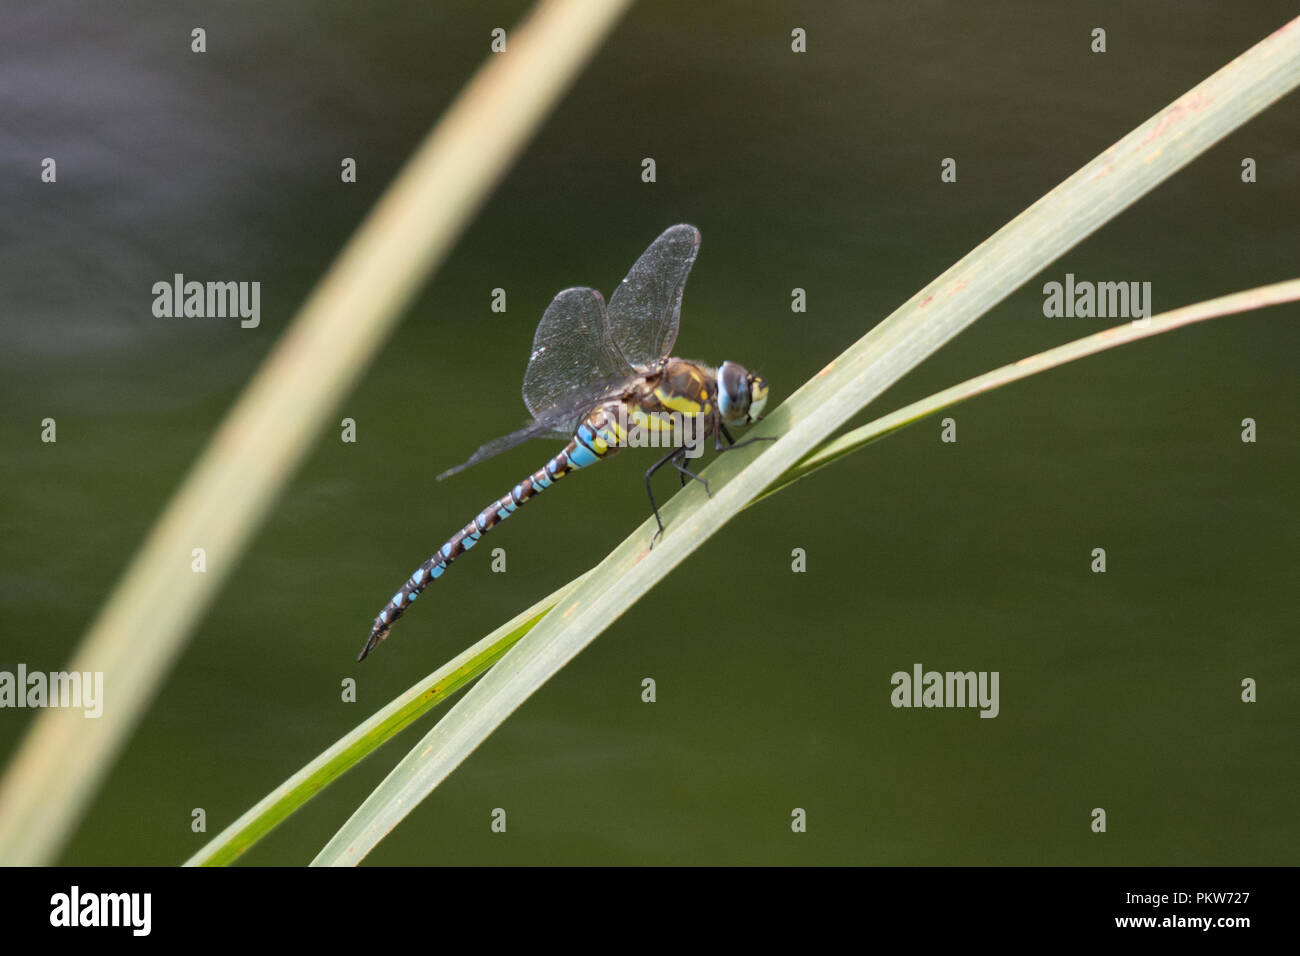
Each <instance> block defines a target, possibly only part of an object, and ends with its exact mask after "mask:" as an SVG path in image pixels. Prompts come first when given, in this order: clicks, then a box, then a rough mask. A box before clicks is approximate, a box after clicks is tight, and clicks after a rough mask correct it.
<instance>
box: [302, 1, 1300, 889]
mask: <svg viewBox="0 0 1300 956" xmlns="http://www.w3.org/2000/svg"><path fill="white" fill-rule="evenodd" d="M1298 83H1300V19H1298V20H1293V21H1292V22H1290V23H1288V24H1287V25H1286V26H1285V27H1283V28H1282V29H1280V30H1278V31H1277V32H1275V33H1273V34H1272V35H1271V36H1269V37H1268V38H1266V39H1265V40H1263V41H1261V42H1260V43H1258V44H1256V45H1255V46H1254V47H1252V48H1251V49H1250V50H1248V51H1247V52H1246V53H1244V54H1242V55H1241V56H1240V57H1238V58H1237V59H1235V60H1233V61H1232V62H1231V63H1230V64H1228V65H1227V66H1226V67H1224V68H1223V69H1221V70H1219V71H1218V72H1217V73H1215V74H1214V75H1213V76H1211V77H1210V78H1209V79H1207V80H1205V81H1204V82H1202V83H1200V84H1199V85H1197V86H1196V87H1195V88H1193V89H1192V90H1191V91H1190V92H1188V93H1186V94H1184V95H1183V96H1182V97H1180V98H1179V99H1178V100H1176V101H1175V102H1174V103H1172V104H1170V105H1169V106H1168V107H1166V108H1165V109H1163V110H1161V111H1160V112H1159V113H1157V114H1156V115H1155V116H1153V117H1151V119H1149V120H1147V121H1146V122H1145V123H1143V124H1142V125H1141V126H1139V127H1138V128H1137V129H1135V130H1133V131H1132V132H1131V133H1129V134H1128V135H1127V136H1125V137H1124V138H1123V139H1122V140H1120V141H1119V142H1118V143H1116V144H1115V145H1114V146H1112V147H1110V148H1109V149H1107V150H1106V151H1105V152H1104V153H1102V154H1101V155H1100V156H1098V157H1096V158H1095V159H1093V160H1092V161H1091V162H1090V163H1088V164H1087V165H1086V166H1084V167H1083V168H1082V169H1080V170H1079V171H1078V172H1077V173H1075V174H1074V175H1073V176H1071V177H1070V178H1069V179H1067V180H1066V181H1065V182H1063V183H1062V184H1061V185H1059V186H1057V187H1056V188H1055V189H1053V190H1052V191H1051V192H1049V193H1048V194H1047V195H1046V196H1044V197H1043V198H1041V199H1039V200H1038V201H1037V202H1036V203H1034V204H1033V205H1032V206H1030V207H1029V208H1028V209H1026V210H1025V211H1024V212H1022V213H1021V214H1020V215H1019V216H1017V217H1016V218H1015V219H1013V220H1012V221H1011V222H1010V223H1008V224H1007V225H1006V226H1004V227H1003V228H1002V229H1000V230H998V232H997V233H995V234H994V235H993V236H992V237H990V238H989V239H987V240H985V241H984V242H983V243H982V244H980V245H979V246H978V247H976V249H975V250H974V251H972V252H971V253H969V254H968V255H967V256H965V257H964V258H963V259H961V260H960V261H959V262H957V264H956V265H954V266H953V267H952V268H950V269H949V270H948V271H947V272H945V273H944V274H943V275H941V276H939V277H938V278H937V279H935V280H934V281H933V282H932V283H930V284H929V285H928V286H927V287H926V288H925V289H923V290H921V291H920V292H919V293H917V294H916V295H915V296H913V297H912V298H911V299H910V300H908V301H907V302H906V303H904V304H903V305H902V306H901V307H900V308H899V309H898V310H897V311H895V312H894V313H893V314H892V315H891V316H889V317H888V318H887V319H885V320H884V321H883V322H881V323H880V324H879V325H877V326H876V327H875V328H874V329H872V330H871V331H870V332H868V333H867V334H866V335H865V336H864V337H863V338H862V339H861V340H859V341H858V342H857V343H856V344H854V345H853V346H852V347H850V348H849V349H848V350H847V351H846V352H844V353H843V354H842V355H841V356H840V357H839V358H837V359H835V360H834V361H832V362H831V363H830V364H829V365H828V366H826V368H824V369H823V370H822V371H821V372H820V373H818V375H817V376H815V377H814V378H813V379H812V380H811V381H809V382H807V383H806V384H805V385H804V386H803V387H802V388H800V389H799V390H798V391H797V392H796V393H795V394H794V395H793V396H791V398H790V399H789V400H788V401H787V402H785V403H784V404H783V405H782V406H781V407H780V408H778V409H777V410H776V411H775V412H773V413H772V414H771V415H769V416H768V417H767V419H766V420H765V421H764V422H762V423H761V424H760V425H759V426H758V427H757V429H756V433H757V434H760V435H769V436H779V438H778V439H777V440H776V441H775V442H773V443H771V444H770V445H768V444H766V443H765V444H763V445H760V446H754V447H751V448H750V449H747V450H743V451H738V452H736V453H735V454H730V455H724V456H722V457H721V458H719V459H718V460H716V461H715V463H714V464H713V465H712V466H711V467H710V468H709V469H708V470H707V471H706V473H705V474H706V475H707V476H709V477H711V478H712V479H713V487H714V488H715V489H717V490H716V491H715V492H714V494H713V497H712V498H706V497H705V496H704V493H703V491H702V490H701V489H699V488H698V487H696V485H697V483H692V487H691V488H689V489H688V490H687V491H686V492H684V493H680V494H678V495H677V496H676V497H675V498H674V499H673V500H672V502H670V503H669V505H668V507H667V508H665V509H663V510H664V516H665V518H666V522H665V523H666V524H667V526H668V531H667V533H666V534H665V535H664V536H663V537H662V538H661V539H660V541H659V543H658V544H656V545H655V547H654V548H653V549H649V550H648V549H647V547H646V545H647V544H648V543H649V541H650V535H651V527H650V524H651V523H650V522H649V521H647V522H646V523H645V524H643V525H642V526H641V527H640V528H638V529H637V531H636V532H635V533H634V534H633V535H632V536H631V537H630V538H628V539H627V540H626V541H624V542H623V543H622V544H621V545H619V546H618V547H617V548H616V549H615V550H614V551H613V553H612V554H610V555H609V556H608V557H607V558H606V559H605V560H604V561H603V562H601V564H600V565H598V566H597V567H596V568H595V569H594V570H593V571H592V572H591V575H590V576H589V577H588V578H587V579H586V580H585V581H583V583H582V584H581V585H579V586H578V587H577V588H576V589H575V590H574V591H573V593H572V594H570V595H569V596H568V597H567V598H566V599H565V600H564V602H563V603H562V604H561V605H560V606H559V607H558V608H557V609H556V612H555V613H551V614H548V615H547V616H546V617H545V618H544V619H543V620H542V622H541V623H540V624H538V625H537V627H535V628H534V629H533V630H532V631H531V632H530V633H528V634H527V635H525V637H524V638H523V639H522V640H521V641H520V642H519V643H518V644H516V645H515V646H514V647H513V648H511V650H510V651H508V652H507V653H506V655H505V657H503V658H502V659H501V661H500V662H499V663H498V664H497V665H496V666H495V667H493V668H492V669H491V670H490V671H489V672H488V673H487V674H485V675H484V676H483V678H482V679H481V680H480V681H479V682H478V683H477V684H475V685H474V686H473V687H472V688H471V689H470V690H469V692H468V693H467V694H466V695H465V696H464V697H463V698H461V700H460V701H458V702H457V703H456V705H455V706H454V707H453V708H452V709H451V711H450V712H448V713H447V715H446V716H445V717H443V719H442V720H441V721H440V722H439V723H438V724H437V726H435V727H434V728H433V729H432V730H431V731H430V732H429V733H428V734H427V735H426V736H425V737H424V739H423V740H421V741H420V742H419V743H418V744H417V745H416V746H415V748H414V749H413V750H411V751H410V753H408V754H407V756H406V757H405V758H403V760H402V761H401V762H400V763H399V764H398V765H397V767H396V768H395V769H394V770H393V772H392V773H390V774H389V775H388V777H386V778H385V779H384V780H383V782H381V783H380V785H379V786H378V787H377V788H376V789H375V790H374V791H373V792H372V793H371V794H370V796H369V797H368V798H367V799H366V801H365V802H364V803H363V804H362V805H361V807H360V808H359V809H358V810H357V812H356V813H354V814H353V815H352V817H351V818H350V819H349V820H348V821H347V822H346V823H345V824H344V826H343V827H342V828H341V829H340V830H339V831H338V832H337V833H336V834H335V835H334V836H333V837H332V838H331V839H330V841H329V842H328V843H327V844H326V845H325V847H324V848H323V849H322V850H321V852H320V853H319V854H318V855H317V857H316V859H315V861H314V863H315V864H319V865H351V864H356V863H358V862H359V861H360V860H361V859H363V858H364V857H365V856H366V854H367V853H369V852H370V851H371V850H372V849H373V848H374V847H375V846H376V845H377V844H378V843H379V841H380V840H382V839H383V838H384V836H385V835H387V834H388V833H389V832H390V831H391V830H392V829H393V828H394V827H395V826H397V824H398V823H399V822H400V821H401V820H402V819H403V818H404V817H405V816H406V815H407V814H408V813H410V812H411V810H413V809H414V808H415V807H416V806H417V805H418V804H419V803H420V801H421V800H423V799H424V798H425V797H426V796H428V794H429V793H430V792H431V791H432V790H433V789H434V788H435V787H436V786H437V785H438V784H439V783H440V782H441V781H442V780H444V779H445V778H446V777H447V775H448V774H450V773H451V772H452V770H454V769H455V768H456V767H457V766H459V765H460V763H461V762H462V761H463V760H464V759H465V758H466V757H467V756H469V754H470V753H471V752H472V751H473V750H474V749H475V748H476V747H477V746H478V745H479V744H480V743H482V742H483V740H484V739H485V738H486V737H487V736H488V735H489V734H490V733H491V732H492V731H493V730H494V729H495V728H496V727H498V726H499V725H500V724H501V723H502V722H503V721H504V720H505V719H506V717H508V716H509V715H510V714H511V713H512V712H513V711H514V710H515V708H517V707H519V705H520V704H522V703H523V702H524V701H525V700H526V699H527V698H528V697H529V696H530V695H532V694H533V693H534V692H535V691H536V690H537V689H538V688H539V687H540V686H541V685H542V684H543V683H545V682H546V681H547V680H548V679H549V678H550V677H551V676H552V675H553V674H555V672H556V671H558V670H559V669H560V668H561V667H563V666H564V665H565V664H566V663H568V661H570V660H571V659H572V658H573V657H574V656H575V655H576V654H577V653H578V652H579V651H581V650H582V649H583V648H584V647H585V646H586V645H587V644H588V643H590V642H591V641H593V640H594V639H595V638H596V637H597V635H599V634H600V633H601V632H602V631H603V630H604V629H605V628H607V627H608V626H609V625H610V624H611V623H612V622H613V621H615V620H617V619H618V617H619V616H620V615H621V614H622V613H623V612H624V611H626V610H627V609H628V608H629V607H630V606H631V605H632V604H633V603H634V602H635V601H637V600H638V599H639V598H640V597H642V596H643V595H644V594H646V592H647V591H649V590H650V588H652V587H653V586H654V585H655V584H656V583H658V582H659V581H660V580H661V579H662V578H663V577H664V576H665V575H667V574H668V573H669V572H670V571H671V570H672V569H673V568H674V567H676V566H677V565H678V564H680V563H681V562H682V561H683V560H685V559H686V557H687V556H688V555H689V554H690V553H691V552H693V551H694V550H695V549H696V548H698V547H699V546H700V545H701V544H703V543H704V541H706V540H707V539H708V538H709V537H710V536H712V535H713V534H714V533H715V532H717V530H718V529H719V528H721V527H722V525H723V524H725V523H726V522H727V521H729V520H730V519H731V518H732V517H733V516H734V515H735V514H736V512H738V511H739V510H740V509H741V508H743V507H744V506H745V505H746V504H747V503H748V502H749V501H750V500H752V499H753V498H755V497H757V496H758V495H759V494H761V493H762V492H763V490H764V489H765V488H767V486H769V485H771V484H772V483H774V482H775V481H776V480H777V479H779V478H780V476H781V475H782V474H784V473H785V472H786V471H788V470H789V469H790V468H792V467H793V466H795V465H796V464H797V463H798V462H799V461H800V460H802V459H803V458H805V457H806V456H808V454H809V453H810V452H811V451H812V450H813V449H814V448H816V447H817V446H818V445H819V444H820V443H821V442H823V441H825V440H826V439H827V438H828V437H829V436H830V435H831V433H832V432H834V431H835V430H836V429H838V428H840V427H842V426H843V425H844V424H845V423H846V422H847V421H848V420H849V419H850V418H851V417H852V416H853V415H855V414H857V413H858V412H859V411H860V410H861V409H862V408H864V407H865V406H866V405H867V404H868V403H869V402H871V401H872V400H873V399H875V398H876V397H877V396H879V395H880V394H881V393H882V392H883V391H884V390H885V389H886V388H888V387H889V386H890V385H891V384H893V383H894V382H895V381H897V380H898V379H899V378H901V377H902V376H903V375H904V374H906V373H907V372H908V371H910V370H911V369H912V368H914V367H915V366H916V365H917V364H919V363H920V362H921V361H922V360H923V359H924V358H926V357H927V356H928V355H930V354H931V353H933V352H934V351H935V350H936V349H938V348H939V347H940V346H942V345H943V344H944V343H945V342H947V341H949V340H950V339H951V338H952V337H953V336H955V335H956V334H957V333H958V332H960V331H961V330H962V329H964V328H965V327H966V326H968V325H969V324H970V323H972V322H974V321H975V320H976V319H977V318H979V316H981V315H983V314H984V313H986V312H987V311H988V310H989V309H991V308H992V307H993V306H994V305H996V304H997V303H998V302H1000V301H1002V299H1004V298H1005V297H1006V296H1007V295H1009V294H1010V293H1011V292H1012V291H1014V290H1015V289H1016V288H1017V287H1019V286H1020V285H1021V284H1022V283H1023V282H1025V281H1027V280H1028V279H1029V278H1031V277H1032V276H1033V275H1034V274H1035V273H1037V272H1039V271H1040V270H1042V269H1043V268H1044V267H1046V266H1047V265H1048V264H1049V263H1051V262H1052V261H1053V260H1055V259H1056V258H1057V257H1058V256H1060V255H1061V254H1062V253H1064V252H1065V251H1066V250H1067V249H1070V248H1071V247H1072V246H1074V245H1075V244H1076V243H1078V242H1079V241H1080V240H1082V239H1083V238H1084V237H1086V236H1088V235H1090V234H1091V233H1092V232H1094V231H1095V230H1096V229H1098V228H1099V227H1100V226H1101V225H1102V224H1104V223H1105V222H1107V221H1108V220H1110V219H1111V218H1113V217H1114V216H1116V215H1117V214H1118V213H1119V212H1121V211H1122V210H1123V209H1125V208H1127V207H1128V206H1129V205H1130V204H1131V203H1133V202H1135V201H1136V200H1137V199H1138V198H1139V197H1141V196H1142V195H1144V194H1145V193H1146V192H1148V191H1150V190H1151V189H1153V188H1155V186H1157V185H1158V184H1159V183H1161V182H1163V181H1164V180H1165V179H1167V178H1168V177H1170V176H1171V175H1173V174H1174V173H1175V172H1176V171H1177V170H1179V169H1181V168H1182V167H1183V166H1185V165H1186V164H1187V163H1189V162H1191V161H1192V160H1193V159H1194V158H1195V157H1196V156H1198V155H1200V154H1201V153H1202V152H1204V151H1205V150H1206V149H1208V148H1209V147H1210V146H1212V145H1213V144H1214V143H1216V142H1218V141H1219V140H1220V139H1222V138H1223V137H1224V136H1226V135H1227V134H1228V133H1230V132H1232V130H1234V129H1236V128H1237V127H1238V126H1240V125H1241V124H1243V123H1244V122H1246V121H1247V120H1248V119H1250V118H1251V117H1253V116H1255V115H1256V114H1258V113H1259V112H1260V111H1262V110H1263V109H1264V108H1265V107H1267V106H1268V105H1269V104H1271V103H1273V102H1275V101H1276V100H1277V99H1278V98H1279V97H1281V96H1283V95H1284V94H1286V93H1288V92H1290V91H1291V90H1292V89H1294V88H1295V86H1296V85H1297V84H1298Z"/></svg>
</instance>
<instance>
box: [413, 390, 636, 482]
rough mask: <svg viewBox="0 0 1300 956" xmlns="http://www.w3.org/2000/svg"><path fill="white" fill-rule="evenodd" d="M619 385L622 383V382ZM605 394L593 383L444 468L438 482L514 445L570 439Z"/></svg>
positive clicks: (605, 392) (606, 392)
mask: <svg viewBox="0 0 1300 956" xmlns="http://www.w3.org/2000/svg"><path fill="white" fill-rule="evenodd" d="M619 381H622V379H620V380H619ZM608 392H609V387H608V386H606V385H605V384H604V383H597V384H593V385H592V386H590V388H588V389H587V390H585V391H583V392H579V393H575V394H573V395H572V396H571V397H570V399H569V401H568V402H567V403H566V404H562V405H553V406H551V407H550V408H549V409H546V410H544V411H543V412H542V413H541V414H540V415H538V416H537V417H536V418H534V419H533V421H531V422H529V423H528V424H527V425H525V426H524V427H523V428H520V429H519V430H518V431H513V432H511V433H510V434H509V435H502V436H501V437H500V438H494V439H492V440H491V441H490V442H488V443H487V444H486V445H483V446H482V447H480V448H479V450H478V451H476V452H474V454H472V455H470V456H469V460H468V461H465V462H463V463H461V464H459V465H457V466H456V467H455V468H448V469H447V470H446V471H444V472H443V473H442V474H440V475H439V476H438V480H439V481H442V480H443V479H444V478H450V477H451V476H452V475H456V474H459V473H460V472H462V471H464V470H465V469H466V468H468V467H470V466H471V465H477V464H478V463H479V462H480V461H485V460H487V459H488V458H492V457H494V456H496V455H499V454H501V453H502V452H503V451H509V450H510V449H511V448H514V447H515V446H516V445H522V444H523V443H524V442H526V441H530V440H532V439H534V438H569V437H571V436H572V435H573V432H574V429H576V428H577V427H578V423H579V422H580V421H582V419H583V417H584V416H585V415H586V414H587V412H588V411H590V410H591V408H592V407H593V406H594V405H595V404H596V403H597V402H599V401H600V400H601V399H602V398H604V397H605V396H606V395H607V394H608Z"/></svg>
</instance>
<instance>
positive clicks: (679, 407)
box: [655, 388, 705, 415]
mask: <svg viewBox="0 0 1300 956" xmlns="http://www.w3.org/2000/svg"><path fill="white" fill-rule="evenodd" d="M655 398H657V399H659V404H660V405H662V406H663V407H664V408H666V409H668V410H669V411H670V412H681V414H683V415H699V414H701V413H702V412H703V411H705V409H704V408H703V407H702V405H701V403H700V402H698V401H696V400H695V399H693V398H691V397H690V396H688V395H670V394H668V393H667V392H665V391H664V390H663V389H662V388H656V389H655ZM701 398H703V396H701Z"/></svg>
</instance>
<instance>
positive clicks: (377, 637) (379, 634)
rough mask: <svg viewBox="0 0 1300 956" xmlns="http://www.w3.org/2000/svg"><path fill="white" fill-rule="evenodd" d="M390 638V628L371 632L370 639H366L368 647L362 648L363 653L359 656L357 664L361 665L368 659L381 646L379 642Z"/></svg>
mask: <svg viewBox="0 0 1300 956" xmlns="http://www.w3.org/2000/svg"><path fill="white" fill-rule="evenodd" d="M387 636H388V628H386V627H385V628H376V629H375V630H373V631H371V632H370V637H369V638H367V639H366V646H365V647H363V648H361V653H360V654H358V655H357V663H358V664H360V663H361V662H362V661H364V660H365V659H366V657H367V656H368V655H369V654H370V652H371V651H373V650H374V649H375V648H376V647H378V646H379V642H380V641H382V640H383V639H384V638H386V637H387Z"/></svg>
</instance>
